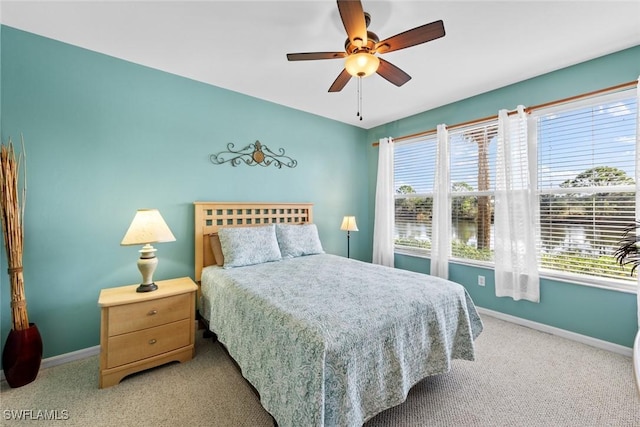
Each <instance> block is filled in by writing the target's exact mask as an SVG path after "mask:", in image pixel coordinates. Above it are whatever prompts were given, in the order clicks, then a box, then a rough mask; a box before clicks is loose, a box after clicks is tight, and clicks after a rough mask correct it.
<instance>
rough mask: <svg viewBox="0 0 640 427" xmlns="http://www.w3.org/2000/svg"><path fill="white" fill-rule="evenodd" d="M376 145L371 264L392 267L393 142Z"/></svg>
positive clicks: (383, 139) (389, 140)
mask: <svg viewBox="0 0 640 427" xmlns="http://www.w3.org/2000/svg"><path fill="white" fill-rule="evenodd" d="M379 142H380V144H379V145H378V149H379V151H378V181H377V185H376V206H375V220H374V225H373V262H374V264H381V265H386V266H388V267H393V225H394V212H395V200H394V197H393V145H392V144H393V140H392V139H391V138H382V139H380V141H379Z"/></svg>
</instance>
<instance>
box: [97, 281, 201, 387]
mask: <svg viewBox="0 0 640 427" xmlns="http://www.w3.org/2000/svg"><path fill="white" fill-rule="evenodd" d="M156 284H157V285H158V289H157V290H155V291H153V292H136V288H137V287H138V285H137V284H136V285H129V286H122V287H118V288H109V289H103V290H102V291H100V298H99V299H98V305H99V306H100V307H101V310H102V321H101V325H100V384H99V386H100V388H105V387H111V386H112V385H116V384H118V383H119V382H120V380H122V378H124V377H125V376H127V375H129V374H132V373H134V372H138V371H142V370H144V369H148V368H153V367H155V366H159V365H163V364H165V363H168V362H172V361H179V362H186V361H188V360H191V359H192V358H193V356H194V352H195V346H194V343H195V313H196V308H195V302H196V290H197V289H198V287H197V286H196V284H195V283H194V282H193V280H191V279H190V278H189V277H181V278H179V279H171V280H161V281H158V282H156Z"/></svg>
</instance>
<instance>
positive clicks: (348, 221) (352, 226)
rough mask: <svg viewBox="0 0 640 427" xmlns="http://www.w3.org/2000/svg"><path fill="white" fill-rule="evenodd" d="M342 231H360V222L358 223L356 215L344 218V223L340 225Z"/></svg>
mask: <svg viewBox="0 0 640 427" xmlns="http://www.w3.org/2000/svg"><path fill="white" fill-rule="evenodd" d="M340 230H342V231H358V224H356V217H355V216H345V217H344V218H342V225H341V226H340Z"/></svg>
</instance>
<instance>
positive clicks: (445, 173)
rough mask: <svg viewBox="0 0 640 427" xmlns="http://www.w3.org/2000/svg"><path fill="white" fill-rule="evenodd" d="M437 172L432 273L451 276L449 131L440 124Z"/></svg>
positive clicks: (434, 196)
mask: <svg viewBox="0 0 640 427" xmlns="http://www.w3.org/2000/svg"><path fill="white" fill-rule="evenodd" d="M437 130H438V135H437V136H438V150H437V154H436V173H435V179H434V180H433V215H432V220H431V275H432V276H438V277H442V278H444V279H448V278H449V255H450V254H451V213H450V212H449V207H450V203H449V197H450V195H449V189H450V188H451V185H450V183H449V131H448V130H447V127H446V125H443V124H442V125H438V128H437Z"/></svg>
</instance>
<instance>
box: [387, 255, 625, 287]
mask: <svg viewBox="0 0 640 427" xmlns="http://www.w3.org/2000/svg"><path fill="white" fill-rule="evenodd" d="M394 254H397V255H403V256H410V257H414V258H423V259H430V257H429V254H427V253H425V252H424V251H421V250H410V249H395V250H394ZM449 263H450V264H457V265H464V266H468V267H477V268H484V269H487V270H492V271H493V270H494V265H493V263H490V262H486V261H473V260H463V259H459V258H452V259H450V260H449ZM540 278H541V279H544V280H553V281H556V282H562V283H568V284H570V285H577V286H589V287H592V288H600V289H606V290H609V291H618V292H624V293H629V294H636V293H637V292H638V286H637V285H634V284H632V283H628V282H624V281H622V280H615V279H608V278H605V277H593V278H584V277H576V276H570V275H567V274H562V273H556V272H553V271H550V270H544V269H543V270H540Z"/></svg>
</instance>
